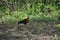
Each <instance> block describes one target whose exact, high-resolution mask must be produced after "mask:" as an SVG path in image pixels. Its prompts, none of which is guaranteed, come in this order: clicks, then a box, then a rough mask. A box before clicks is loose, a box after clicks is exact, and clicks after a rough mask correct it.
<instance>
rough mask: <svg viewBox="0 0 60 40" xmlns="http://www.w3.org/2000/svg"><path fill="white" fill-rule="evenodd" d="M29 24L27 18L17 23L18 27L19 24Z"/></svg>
mask: <svg viewBox="0 0 60 40" xmlns="http://www.w3.org/2000/svg"><path fill="white" fill-rule="evenodd" d="M28 22H29V17H27V18H25V19H24V20H22V21H18V25H19V24H25V25H26V24H27V23H28Z"/></svg>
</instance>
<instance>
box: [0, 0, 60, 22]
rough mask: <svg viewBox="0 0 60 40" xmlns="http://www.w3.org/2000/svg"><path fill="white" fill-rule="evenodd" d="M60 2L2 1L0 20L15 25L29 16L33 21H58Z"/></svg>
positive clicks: (0, 2) (39, 0) (53, 0)
mask: <svg viewBox="0 0 60 40" xmlns="http://www.w3.org/2000/svg"><path fill="white" fill-rule="evenodd" d="M58 15H60V0H0V18H2V21H3V22H4V23H5V22H8V21H9V22H13V23H15V22H16V21H18V20H23V19H24V18H25V17H27V16H29V17H30V20H33V21H36V20H37V21H46V22H47V21H57V20H58Z"/></svg>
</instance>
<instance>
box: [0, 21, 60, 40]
mask: <svg viewBox="0 0 60 40" xmlns="http://www.w3.org/2000/svg"><path fill="white" fill-rule="evenodd" d="M59 30H60V29H58V28H57V27H56V24H55V23H54V22H52V23H51V22H40V23H38V22H32V23H28V24H27V25H24V24H20V25H19V27H18V26H16V25H12V24H0V40H60V39H59V38H60V31H59Z"/></svg>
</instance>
